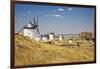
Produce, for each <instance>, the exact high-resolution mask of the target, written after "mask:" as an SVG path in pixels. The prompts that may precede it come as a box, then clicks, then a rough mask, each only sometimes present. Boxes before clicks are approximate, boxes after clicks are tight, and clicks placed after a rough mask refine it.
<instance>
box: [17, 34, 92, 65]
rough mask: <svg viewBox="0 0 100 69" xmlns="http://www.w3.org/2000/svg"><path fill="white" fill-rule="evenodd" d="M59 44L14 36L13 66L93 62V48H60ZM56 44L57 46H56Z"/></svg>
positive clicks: (85, 45) (84, 45)
mask: <svg viewBox="0 0 100 69" xmlns="http://www.w3.org/2000/svg"><path fill="white" fill-rule="evenodd" d="M57 42H58V43H57ZM59 43H61V42H59V41H56V42H53V43H51V44H50V43H43V42H36V41H35V40H31V39H30V38H28V37H24V36H22V35H15V65H16V66H19V65H35V64H52V63H70V62H85V61H93V60H94V46H92V47H89V46H87V45H88V44H80V45H81V46H80V47H77V46H68V47H66V46H60V44H59ZM62 43H65V42H62ZM57 44H58V45H57Z"/></svg>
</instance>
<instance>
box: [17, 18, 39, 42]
mask: <svg viewBox="0 0 100 69" xmlns="http://www.w3.org/2000/svg"><path fill="white" fill-rule="evenodd" d="M38 26H39V25H38V18H37V21H36V20H35V18H33V23H32V22H31V21H29V23H28V24H27V25H25V26H24V27H23V28H22V29H21V30H20V31H19V32H18V33H20V32H21V31H22V30H24V36H28V37H30V38H32V39H35V40H37V41H40V39H41V37H40V31H39V28H38Z"/></svg>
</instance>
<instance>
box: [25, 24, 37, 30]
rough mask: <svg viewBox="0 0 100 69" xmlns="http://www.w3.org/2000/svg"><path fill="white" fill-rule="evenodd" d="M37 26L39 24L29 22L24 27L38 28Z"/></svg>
mask: <svg viewBox="0 0 100 69" xmlns="http://www.w3.org/2000/svg"><path fill="white" fill-rule="evenodd" d="M36 27H37V25H34V24H32V23H29V24H27V25H26V26H24V29H36Z"/></svg>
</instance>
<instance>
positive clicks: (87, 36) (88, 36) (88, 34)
mask: <svg viewBox="0 0 100 69" xmlns="http://www.w3.org/2000/svg"><path fill="white" fill-rule="evenodd" d="M79 37H80V38H81V39H92V38H93V37H92V32H81V33H80V34H79Z"/></svg>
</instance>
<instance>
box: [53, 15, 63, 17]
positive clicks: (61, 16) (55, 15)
mask: <svg viewBox="0 0 100 69" xmlns="http://www.w3.org/2000/svg"><path fill="white" fill-rule="evenodd" d="M54 16H55V17H62V16H61V15H60V14H55V15H54Z"/></svg>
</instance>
